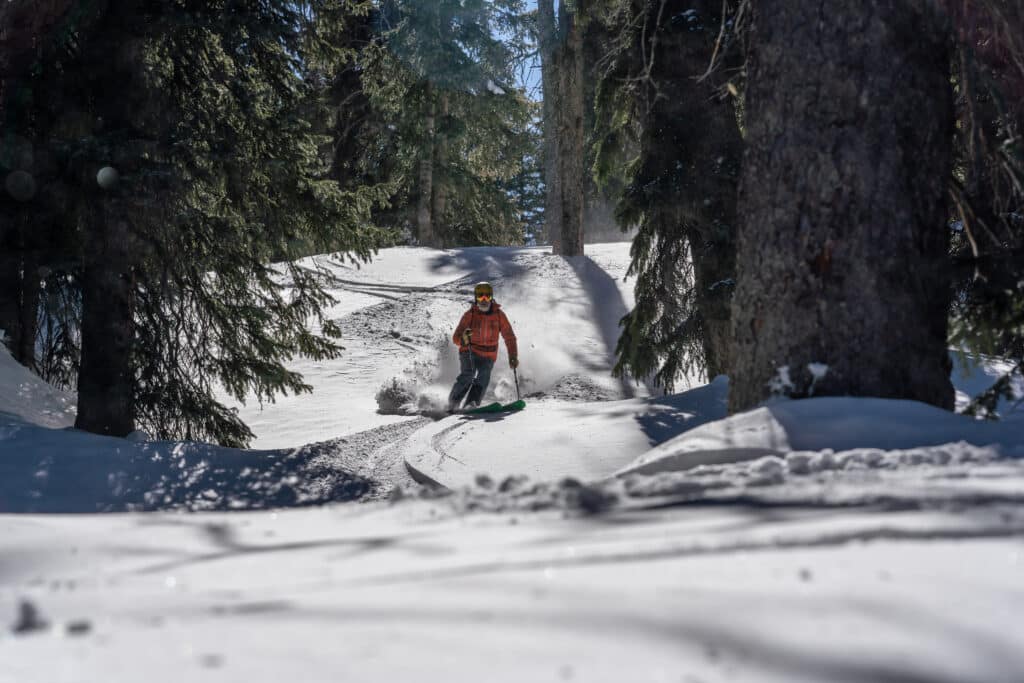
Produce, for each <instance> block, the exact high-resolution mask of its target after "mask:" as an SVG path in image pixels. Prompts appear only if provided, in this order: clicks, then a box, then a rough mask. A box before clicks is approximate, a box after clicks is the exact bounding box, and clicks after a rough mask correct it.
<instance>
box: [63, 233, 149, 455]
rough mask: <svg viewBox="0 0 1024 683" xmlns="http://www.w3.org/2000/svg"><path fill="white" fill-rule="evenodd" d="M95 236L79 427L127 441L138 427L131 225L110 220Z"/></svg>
mask: <svg viewBox="0 0 1024 683" xmlns="http://www.w3.org/2000/svg"><path fill="white" fill-rule="evenodd" d="M94 220H97V222H98V223H99V222H100V221H102V223H99V224H97V225H95V226H93V230H92V231H91V238H92V243H91V244H90V245H88V248H89V251H90V258H89V261H88V263H87V265H86V268H85V273H84V276H83V278H82V359H81V364H80V366H79V371H78V419H77V420H76V421H75V427H77V428H78V429H84V430H85V431H88V432H93V433H95V434H107V435H110V436H125V435H127V434H129V433H131V432H132V430H133V429H134V428H135V427H134V423H135V405H134V400H133V392H134V384H135V382H134V374H133V372H132V364H131V350H132V341H133V339H134V300H135V297H134V283H133V276H132V273H131V256H130V253H131V252H130V247H129V238H130V234H129V230H128V225H127V224H126V223H125V222H124V221H122V220H119V219H108V220H104V217H103V216H102V213H100V215H98V216H94Z"/></svg>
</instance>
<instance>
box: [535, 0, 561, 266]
mask: <svg viewBox="0 0 1024 683" xmlns="http://www.w3.org/2000/svg"><path fill="white" fill-rule="evenodd" d="M537 13H538V22H539V24H540V53H541V85H542V87H543V89H544V102H543V114H544V120H543V126H544V187H545V192H544V230H545V232H546V237H547V239H548V240H549V241H550V242H551V245H552V248H553V251H554V253H556V254H557V253H560V251H561V241H562V189H561V183H560V182H559V175H558V172H559V171H558V112H559V107H560V105H559V101H560V98H559V92H558V80H559V79H558V53H559V48H558V31H557V28H556V26H555V5H554V0H539V2H538V3H537Z"/></svg>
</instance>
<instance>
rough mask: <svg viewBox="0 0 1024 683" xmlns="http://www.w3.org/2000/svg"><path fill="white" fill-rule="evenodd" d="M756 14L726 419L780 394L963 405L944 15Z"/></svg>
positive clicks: (789, 6) (866, 4)
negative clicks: (954, 320) (950, 240)
mask: <svg viewBox="0 0 1024 683" xmlns="http://www.w3.org/2000/svg"><path fill="white" fill-rule="evenodd" d="M754 7H755V12H754V18H753V33H752V35H751V37H750V53H749V54H748V75H749V78H748V81H747V82H748V90H747V102H746V121H747V138H746V143H747V149H746V153H745V156H744V168H743V174H742V179H741V184H740V201H739V215H740V217H741V218H740V225H739V253H738V273H739V278H738V288H737V292H736V296H735V298H734V302H733V303H734V306H733V312H734V320H733V330H734V334H735V343H736V348H735V354H736V355H735V359H736V361H735V368H734V372H733V377H732V384H731V389H730V398H729V408H730V410H731V411H733V412H737V411H742V410H746V409H749V408H751V407H753V406H756V405H757V404H759V403H760V402H762V401H763V400H765V399H767V398H769V397H770V396H771V395H772V394H773V393H781V394H785V395H788V396H792V397H807V396H821V395H852V396H876V397H884V398H898V399H913V400H918V401H924V402H926V403H931V404H934V405H937V406H941V407H943V408H952V406H953V389H952V386H951V384H950V380H949V372H950V360H949V356H948V352H947V349H946V316H947V308H948V304H949V291H950V290H949V283H948V272H949V271H948V267H947V266H948V264H947V255H946V246H947V231H946V228H945V220H944V218H945V216H944V210H943V199H944V189H945V185H946V180H947V178H948V177H949V173H950V163H951V140H952V134H953V121H952V105H951V93H950V86H949V73H950V71H949V66H950V61H949V58H950V50H949V46H948V44H947V35H948V34H947V31H946V27H945V25H944V22H943V19H942V17H940V16H938V15H937V13H936V10H935V9H934V8H935V4H934V3H931V2H929V1H927V0H907V1H906V2H884V3H883V2H877V1H876V0H842V1H840V0H827V1H826V2H825V4H824V5H823V6H822V5H821V4H820V3H805V2H795V1H794V0H760V1H759V2H758V3H755V5H754ZM826 368H827V369H826Z"/></svg>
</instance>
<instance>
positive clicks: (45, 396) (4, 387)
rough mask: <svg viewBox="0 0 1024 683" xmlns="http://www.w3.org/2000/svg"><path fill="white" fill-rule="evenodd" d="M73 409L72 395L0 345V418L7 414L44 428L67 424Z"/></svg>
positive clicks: (72, 417) (73, 419) (65, 425)
mask: <svg viewBox="0 0 1024 683" xmlns="http://www.w3.org/2000/svg"><path fill="white" fill-rule="evenodd" d="M76 412H77V411H76V406H75V396H74V394H71V393H68V392H64V391H60V390H59V389H54V388H53V387H51V386H50V385H49V384H47V383H46V382H44V381H43V380H42V379H40V378H39V377H38V376H37V375H34V374H32V373H31V372H30V371H29V370H28V368H26V367H25V366H23V365H21V364H20V363H18V362H17V361H15V360H14V358H12V357H11V354H10V352H9V351H8V350H7V347H5V346H4V345H3V344H0V418H2V417H4V416H5V415H6V416H13V417H19V418H21V419H23V420H25V421H27V422H31V423H33V424H38V425H44V426H46V427H69V426H71V425H73V424H74V423H75V414H76Z"/></svg>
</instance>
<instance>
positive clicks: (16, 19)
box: [0, 0, 76, 121]
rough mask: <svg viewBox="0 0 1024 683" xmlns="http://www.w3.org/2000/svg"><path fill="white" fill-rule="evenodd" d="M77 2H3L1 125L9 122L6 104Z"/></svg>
mask: <svg viewBox="0 0 1024 683" xmlns="http://www.w3.org/2000/svg"><path fill="white" fill-rule="evenodd" d="M75 4H76V2H75V0H7V2H0V121H3V120H5V119H6V118H7V113H8V112H7V107H6V103H7V101H8V99H9V98H10V97H12V96H13V94H14V90H15V88H16V85H17V83H18V82H19V81H21V80H23V79H24V78H25V77H26V75H27V72H28V69H29V67H30V66H31V64H32V62H33V61H34V60H35V59H36V58H37V57H38V55H39V53H40V51H41V50H44V49H46V48H47V47H49V46H51V45H53V44H54V43H55V42H56V41H53V40H51V39H49V36H51V35H53V33H54V30H55V28H56V27H57V26H59V25H60V23H61V22H62V21H64V18H65V17H66V16H67V15H68V12H69V11H70V10H71V9H72V8H73V7H74V6H75Z"/></svg>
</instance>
